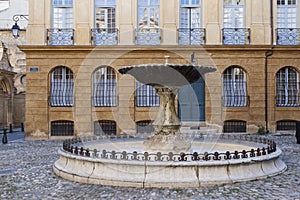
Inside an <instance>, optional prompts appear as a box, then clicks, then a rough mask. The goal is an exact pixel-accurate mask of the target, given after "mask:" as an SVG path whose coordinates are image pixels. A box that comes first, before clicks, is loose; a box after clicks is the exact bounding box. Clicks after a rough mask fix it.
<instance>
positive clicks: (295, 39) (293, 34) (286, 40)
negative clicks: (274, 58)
mask: <svg viewBox="0 0 300 200" xmlns="http://www.w3.org/2000/svg"><path fill="white" fill-rule="evenodd" d="M276 35H277V45H299V44H300V28H278V29H276Z"/></svg>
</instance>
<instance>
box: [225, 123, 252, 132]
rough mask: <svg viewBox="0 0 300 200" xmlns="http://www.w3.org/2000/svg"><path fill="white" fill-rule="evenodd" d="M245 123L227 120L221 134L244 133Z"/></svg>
mask: <svg viewBox="0 0 300 200" xmlns="http://www.w3.org/2000/svg"><path fill="white" fill-rule="evenodd" d="M246 129H247V127H246V122H245V121H240V120H228V121H225V122H224V127H223V132H224V133H245V132H246Z"/></svg>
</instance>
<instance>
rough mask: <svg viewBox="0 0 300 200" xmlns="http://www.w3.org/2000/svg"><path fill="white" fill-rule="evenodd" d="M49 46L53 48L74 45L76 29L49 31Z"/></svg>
mask: <svg viewBox="0 0 300 200" xmlns="http://www.w3.org/2000/svg"><path fill="white" fill-rule="evenodd" d="M47 45H53V46H56V45H57V46H68V45H74V29H71V28H50V29H47Z"/></svg>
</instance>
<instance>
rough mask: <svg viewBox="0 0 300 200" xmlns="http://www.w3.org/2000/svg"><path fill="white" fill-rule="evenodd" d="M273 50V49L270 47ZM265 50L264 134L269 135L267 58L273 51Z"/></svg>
mask: <svg viewBox="0 0 300 200" xmlns="http://www.w3.org/2000/svg"><path fill="white" fill-rule="evenodd" d="M272 49H273V47H272ZM272 49H271V50H267V51H266V52H265V122H266V133H269V132H270V131H269V126H268V124H269V121H268V119H269V109H268V103H269V102H268V101H269V96H268V57H270V56H272V55H273V50H272Z"/></svg>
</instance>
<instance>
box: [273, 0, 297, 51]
mask: <svg viewBox="0 0 300 200" xmlns="http://www.w3.org/2000/svg"><path fill="white" fill-rule="evenodd" d="M297 13H298V5H297V1H296V0H277V44H278V45H299V43H300V33H299V28H297V27H298V23H299V21H298V20H297V19H298V18H299V16H298V14H297Z"/></svg>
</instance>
